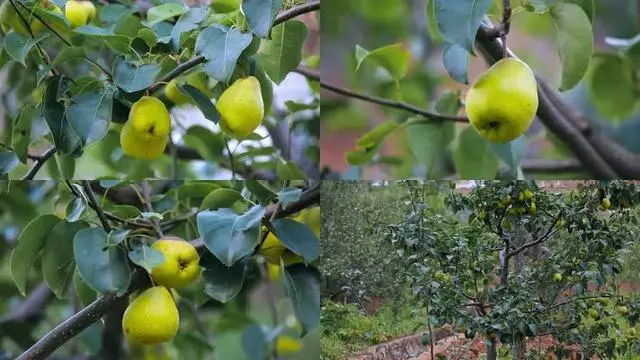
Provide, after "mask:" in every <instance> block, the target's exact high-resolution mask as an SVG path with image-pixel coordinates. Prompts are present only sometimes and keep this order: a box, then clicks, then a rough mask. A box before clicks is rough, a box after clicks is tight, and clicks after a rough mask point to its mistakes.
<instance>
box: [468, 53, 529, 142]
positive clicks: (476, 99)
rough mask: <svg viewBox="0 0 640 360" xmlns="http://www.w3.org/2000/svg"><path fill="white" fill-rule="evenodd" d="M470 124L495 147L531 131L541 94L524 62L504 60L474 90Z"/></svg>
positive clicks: (471, 97) (474, 85)
mask: <svg viewBox="0 0 640 360" xmlns="http://www.w3.org/2000/svg"><path fill="white" fill-rule="evenodd" d="M466 109H467V116H468V117H469V122H471V125H472V126H473V127H474V128H475V129H476V130H477V131H478V133H479V134H480V135H481V136H482V137H484V138H486V139H487V140H489V141H491V142H494V143H505V142H508V141H511V140H514V139H516V138H517V137H519V136H520V135H522V134H524V132H525V131H526V130H527V129H528V128H529V126H530V125H531V122H532V121H533V118H534V116H535V114H536V111H537V110H538V90H537V85H536V79H535V77H534V75H533V72H531V69H530V68H529V66H528V65H527V64H525V63H524V62H522V61H520V60H517V59H512V58H504V59H502V60H500V61H498V62H497V63H495V64H494V65H493V66H491V67H490V68H489V69H488V70H487V71H486V72H485V73H483V74H482V75H481V76H480V77H479V78H478V79H477V80H476V82H475V83H474V84H473V85H472V86H471V89H469V92H468V93H467V98H466Z"/></svg>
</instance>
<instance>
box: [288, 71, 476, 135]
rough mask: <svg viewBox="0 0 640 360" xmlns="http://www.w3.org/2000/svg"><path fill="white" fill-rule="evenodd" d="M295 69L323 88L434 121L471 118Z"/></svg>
mask: <svg viewBox="0 0 640 360" xmlns="http://www.w3.org/2000/svg"><path fill="white" fill-rule="evenodd" d="M294 71H295V72H297V73H299V74H301V75H304V76H306V77H307V78H309V79H312V80H315V81H318V82H319V83H320V86H321V87H323V88H325V89H327V90H330V91H333V92H335V93H336V94H340V95H344V96H348V97H351V98H354V99H359V100H363V101H368V102H370V103H374V104H379V105H384V106H388V107H392V108H396V109H400V110H405V111H409V112H411V113H414V114H418V115H422V116H424V117H427V118H429V119H430V120H432V121H438V120H439V121H455V122H463V123H468V122H469V120H468V119H467V118H466V117H461V116H451V115H445V114H438V113H435V112H431V111H428V110H424V109H421V108H419V107H416V106H413V105H409V104H407V103H404V102H399V101H392V100H389V99H384V98H379V97H376V96H371V95H367V94H362V93H358V92H355V91H353V90H349V89H345V88H341V87H339V86H336V85H333V84H329V83H327V82H325V81H322V80H321V79H320V74H319V73H317V72H315V71H313V70H309V69H305V68H302V67H298V68H297V69H295V70H294Z"/></svg>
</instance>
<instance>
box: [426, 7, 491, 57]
mask: <svg viewBox="0 0 640 360" xmlns="http://www.w3.org/2000/svg"><path fill="white" fill-rule="evenodd" d="M433 1H435V4H434V13H435V18H436V23H437V24H438V29H440V32H441V33H442V36H443V37H444V38H445V40H447V41H448V42H450V43H452V44H457V45H459V46H460V47H462V48H463V49H465V50H467V51H468V52H470V53H473V42H474V41H475V38H476V33H477V32H478V28H479V27H480V22H481V21H482V17H483V16H484V15H485V14H486V13H487V11H488V10H489V8H490V7H491V2H492V0H471V1H470V0H433Z"/></svg>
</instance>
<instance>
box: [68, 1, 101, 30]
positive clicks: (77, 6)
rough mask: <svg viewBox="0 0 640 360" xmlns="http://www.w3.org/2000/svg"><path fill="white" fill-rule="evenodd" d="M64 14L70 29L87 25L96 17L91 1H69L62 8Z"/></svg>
mask: <svg viewBox="0 0 640 360" xmlns="http://www.w3.org/2000/svg"><path fill="white" fill-rule="evenodd" d="M64 14H65V16H66V17H67V20H69V23H70V24H71V27H72V28H77V27H80V26H84V25H87V23H89V22H91V20H93V19H94V18H95V17H96V7H95V6H94V5H93V3H92V2H91V1H85V0H80V1H78V0H69V1H67V4H66V5H65V8H64Z"/></svg>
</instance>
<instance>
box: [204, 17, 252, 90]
mask: <svg viewBox="0 0 640 360" xmlns="http://www.w3.org/2000/svg"><path fill="white" fill-rule="evenodd" d="M251 40H252V36H251V34H249V33H243V32H241V31H240V30H239V29H237V28H232V29H229V28H226V27H224V26H220V25H214V26H211V27H208V28H206V29H204V30H203V31H202V32H201V33H200V35H199V36H198V39H197V40H196V52H197V53H198V54H200V55H202V56H204V57H205V58H206V59H207V60H208V61H207V63H206V64H205V65H204V70H205V71H206V72H207V74H209V75H210V76H211V77H212V78H214V79H216V80H218V81H224V82H228V81H229V79H230V78H231V75H233V71H234V70H235V68H236V63H237V62H238V58H239V57H240V54H242V51H243V50H244V49H246V48H247V46H249V44H250V43H251Z"/></svg>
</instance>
